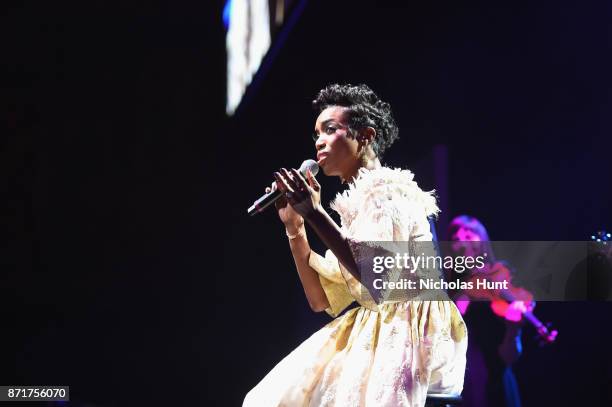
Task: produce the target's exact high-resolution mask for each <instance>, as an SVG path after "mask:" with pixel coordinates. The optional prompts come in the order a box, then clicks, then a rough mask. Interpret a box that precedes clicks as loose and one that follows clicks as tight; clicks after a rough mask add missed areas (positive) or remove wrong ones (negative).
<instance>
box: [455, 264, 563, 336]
mask: <svg viewBox="0 0 612 407" xmlns="http://www.w3.org/2000/svg"><path fill="white" fill-rule="evenodd" d="M483 279H485V280H486V281H488V282H489V283H503V282H507V283H506V284H504V285H505V286H506V287H507V288H505V289H499V288H496V289H490V288H478V286H479V285H478V284H477V282H478V281H477V280H480V281H482V280H483ZM466 281H467V282H471V283H472V284H470V286H471V287H472V288H470V289H467V290H464V293H465V294H466V295H467V296H468V297H470V298H471V299H474V300H488V301H491V309H492V311H493V313H495V315H497V316H500V317H502V318H506V317H508V316H509V315H508V314H509V312H512V311H514V310H516V308H515V307H512V306H511V305H510V304H512V303H513V302H515V301H523V302H524V303H525V304H526V306H525V307H523V309H521V310H520V314H519V319H518V320H519V321H520V320H521V319H523V318H524V319H525V320H527V321H528V322H529V323H530V324H531V325H533V327H534V328H535V330H536V332H537V333H538V337H539V339H540V341H539V342H540V346H544V345H548V344H552V343H554V342H555V339H556V338H557V335H558V333H559V332H558V331H557V330H556V329H551V324H550V323H548V324H544V323H542V322H541V321H540V320H539V319H538V318H537V317H536V316H535V315H534V314H533V312H532V311H533V307H534V305H535V303H534V301H533V295H532V294H531V293H530V292H529V291H527V290H526V289H524V288H522V287H517V286H514V285H513V284H512V273H511V271H510V269H509V268H508V267H507V266H506V265H504V264H503V263H500V262H497V263H494V264H493V265H492V266H491V267H488V268H485V269H483V270H482V271H478V272H472V274H471V275H470V276H469V277H468V279H467V280H466ZM493 285H495V286H501V285H502V284H493ZM508 319H510V318H508ZM517 322H518V321H517Z"/></svg>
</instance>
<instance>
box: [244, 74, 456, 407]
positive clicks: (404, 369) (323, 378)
mask: <svg viewBox="0 0 612 407" xmlns="http://www.w3.org/2000/svg"><path fill="white" fill-rule="evenodd" d="M313 105H314V108H315V109H316V110H317V111H318V113H319V115H318V117H317V119H316V123H315V140H316V141H315V147H316V150H317V159H318V163H319V166H320V167H321V169H322V170H323V172H324V173H325V175H327V176H336V177H339V178H340V181H341V182H342V183H346V184H348V190H346V191H345V192H343V193H341V194H338V196H337V197H336V198H335V200H334V201H333V203H332V204H331V208H332V209H333V210H335V211H336V212H337V213H338V214H339V215H340V218H341V226H340V227H339V226H338V225H336V223H335V222H334V221H333V220H332V218H331V217H330V216H329V214H328V213H327V212H326V211H325V210H324V209H323V207H322V206H321V186H320V185H319V183H318V182H317V181H316V179H315V178H314V177H313V176H312V174H311V173H308V174H307V176H306V177H303V176H302V175H301V174H299V173H298V172H297V171H296V170H286V169H284V168H282V169H280V170H279V171H278V172H277V173H275V178H276V182H275V184H274V186H273V187H274V188H279V189H280V190H281V191H282V192H283V194H284V198H282V199H281V200H279V201H277V209H278V214H279V217H280V219H281V221H282V222H283V223H284V225H285V228H286V234H287V237H288V240H289V247H290V249H291V253H292V255H293V258H294V260H295V265H296V268H297V272H298V274H299V277H300V281H301V282H302V285H303V287H304V292H305V294H306V297H307V299H308V303H309V304H310V307H311V308H312V309H313V311H315V312H320V311H323V310H324V311H326V312H327V313H328V314H329V315H330V316H332V317H334V318H335V319H334V320H333V321H331V322H330V323H328V324H327V325H326V326H324V327H323V328H321V329H320V330H319V331H318V332H315V333H314V334H313V335H312V336H311V337H310V338H308V339H307V340H306V341H304V342H303V343H302V344H301V345H300V346H298V347H297V348H296V349H295V350H294V351H293V352H291V353H290V354H289V355H288V356H286V357H285V358H284V359H283V360H282V361H280V363H278V364H277V365H276V366H275V367H274V368H273V369H272V371H270V372H269V373H268V374H267V375H266V376H265V377H264V378H263V379H262V380H261V381H260V382H259V383H258V384H257V385H256V386H255V387H254V388H253V389H251V391H250V392H249V393H248V394H247V395H246V398H245V400H244V403H243V406H246V407H276V406H336V407H338V406H346V407H352V406H364V407H382V406H389V407H391V406H393V407H397V406H422V405H424V403H425V398H426V395H427V393H428V391H429V392H435V393H453V394H458V393H460V392H461V389H462V387H463V376H464V371H465V353H466V347H467V331H466V327H465V324H464V322H463V319H462V317H461V314H460V313H459V311H458V310H457V308H456V306H455V304H454V303H453V302H452V301H449V300H448V299H446V300H439V301H432V300H410V301H408V300H406V301H383V302H380V303H377V302H376V301H373V299H372V297H371V296H370V295H369V294H368V290H365V289H363V288H364V287H363V285H362V284H361V280H360V271H359V267H358V266H357V264H359V263H360V261H361V260H362V259H360V258H359V256H360V254H359V253H363V251H360V250H358V249H359V247H360V246H361V245H365V244H367V242H368V241H403V242H408V241H412V242H416V241H431V239H432V236H431V232H430V229H429V223H428V219H427V217H428V216H430V215H435V214H437V212H438V211H439V210H438V207H437V205H436V201H435V197H434V196H433V194H432V193H431V192H424V191H423V190H421V189H420V188H419V187H418V185H417V184H416V182H414V180H413V177H414V175H413V174H412V173H411V172H410V171H408V170H401V169H391V168H388V167H384V166H382V165H381V163H380V158H381V157H382V154H383V153H384V152H385V150H386V149H387V148H388V147H389V146H390V145H391V144H392V143H393V142H394V141H395V139H397V134H398V128H397V126H396V124H395V121H394V120H393V117H392V115H391V109H390V106H389V104H388V103H385V102H383V101H381V100H380V99H379V98H378V97H377V96H376V94H374V92H372V90H370V89H369V88H368V87H367V86H365V85H359V86H351V85H331V86H328V87H326V88H325V89H323V90H321V91H320V92H319V94H318V95H317V98H316V99H315V100H314V101H313ZM305 223H308V225H309V226H310V229H312V231H313V232H314V233H315V234H316V235H317V236H318V237H319V239H321V241H322V242H323V243H324V244H325V245H326V246H327V248H328V249H329V250H327V251H326V253H325V256H324V257H323V256H320V255H319V254H317V253H315V252H314V251H312V250H311V249H310V246H309V244H308V238H307V235H306V229H305V227H304V224H305ZM353 301H357V302H358V304H359V305H360V306H359V307H356V308H352V309H350V310H348V311H347V312H345V313H344V314H342V315H340V314H341V313H342V311H344V310H345V309H346V308H347V307H348V306H349V305H350V304H351V303H352V302H353Z"/></svg>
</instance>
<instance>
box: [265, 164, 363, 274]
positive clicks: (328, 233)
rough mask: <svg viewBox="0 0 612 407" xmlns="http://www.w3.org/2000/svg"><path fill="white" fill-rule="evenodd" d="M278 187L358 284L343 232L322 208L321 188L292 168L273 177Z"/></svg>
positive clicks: (311, 177)
mask: <svg viewBox="0 0 612 407" xmlns="http://www.w3.org/2000/svg"><path fill="white" fill-rule="evenodd" d="M274 176H275V177H276V181H277V186H278V188H279V189H280V190H281V191H283V192H284V193H285V196H286V199H287V200H288V201H289V203H290V204H291V205H290V206H291V207H292V208H293V209H294V210H295V212H297V213H299V214H300V215H301V216H302V217H303V218H304V219H305V220H306V221H307V222H308V224H309V225H310V226H311V227H312V229H313V230H314V231H315V233H316V234H317V236H318V237H319V239H321V241H322V242H323V243H324V244H325V246H327V247H328V248H329V250H331V251H332V253H333V254H334V255H335V256H336V258H337V259H338V261H339V262H340V263H342V265H343V266H344V267H345V268H346V269H347V270H348V271H349V272H350V273H351V274H352V275H353V276H355V278H356V279H357V280H359V281H361V278H360V275H359V270H358V268H357V263H356V262H355V259H354V257H353V252H352V251H351V248H350V246H349V242H348V239H347V237H346V236H344V233H342V231H341V230H340V228H339V227H338V225H336V222H334V220H333V219H332V218H331V217H330V216H329V214H328V213H327V212H325V209H323V207H322V206H321V185H319V182H318V181H317V180H316V178H315V177H314V176H313V175H312V173H310V172H309V173H308V174H307V178H308V182H306V180H305V179H304V177H302V175H301V174H300V173H299V172H297V171H296V170H295V169H291V173H290V172H289V171H287V170H286V169H284V168H282V169H281V172H277V173H275V174H274Z"/></svg>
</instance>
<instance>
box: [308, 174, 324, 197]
mask: <svg viewBox="0 0 612 407" xmlns="http://www.w3.org/2000/svg"><path fill="white" fill-rule="evenodd" d="M306 175H307V176H308V183H309V184H310V187H311V188H312V189H314V190H315V191H317V192H319V191H320V190H321V185H320V184H319V181H317V179H316V178H315V177H314V175H312V171H310V170H308V173H307V174H306Z"/></svg>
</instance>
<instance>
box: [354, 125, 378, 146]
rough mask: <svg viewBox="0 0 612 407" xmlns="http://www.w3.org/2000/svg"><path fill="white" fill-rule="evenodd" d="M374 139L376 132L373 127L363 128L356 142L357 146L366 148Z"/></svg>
mask: <svg viewBox="0 0 612 407" xmlns="http://www.w3.org/2000/svg"><path fill="white" fill-rule="evenodd" d="M375 137H376V130H375V129H374V128H373V127H364V128H363V129H361V131H360V132H359V137H358V141H359V144H361V145H363V146H367V145H370V144H372V142H373V141H374V138H375Z"/></svg>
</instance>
